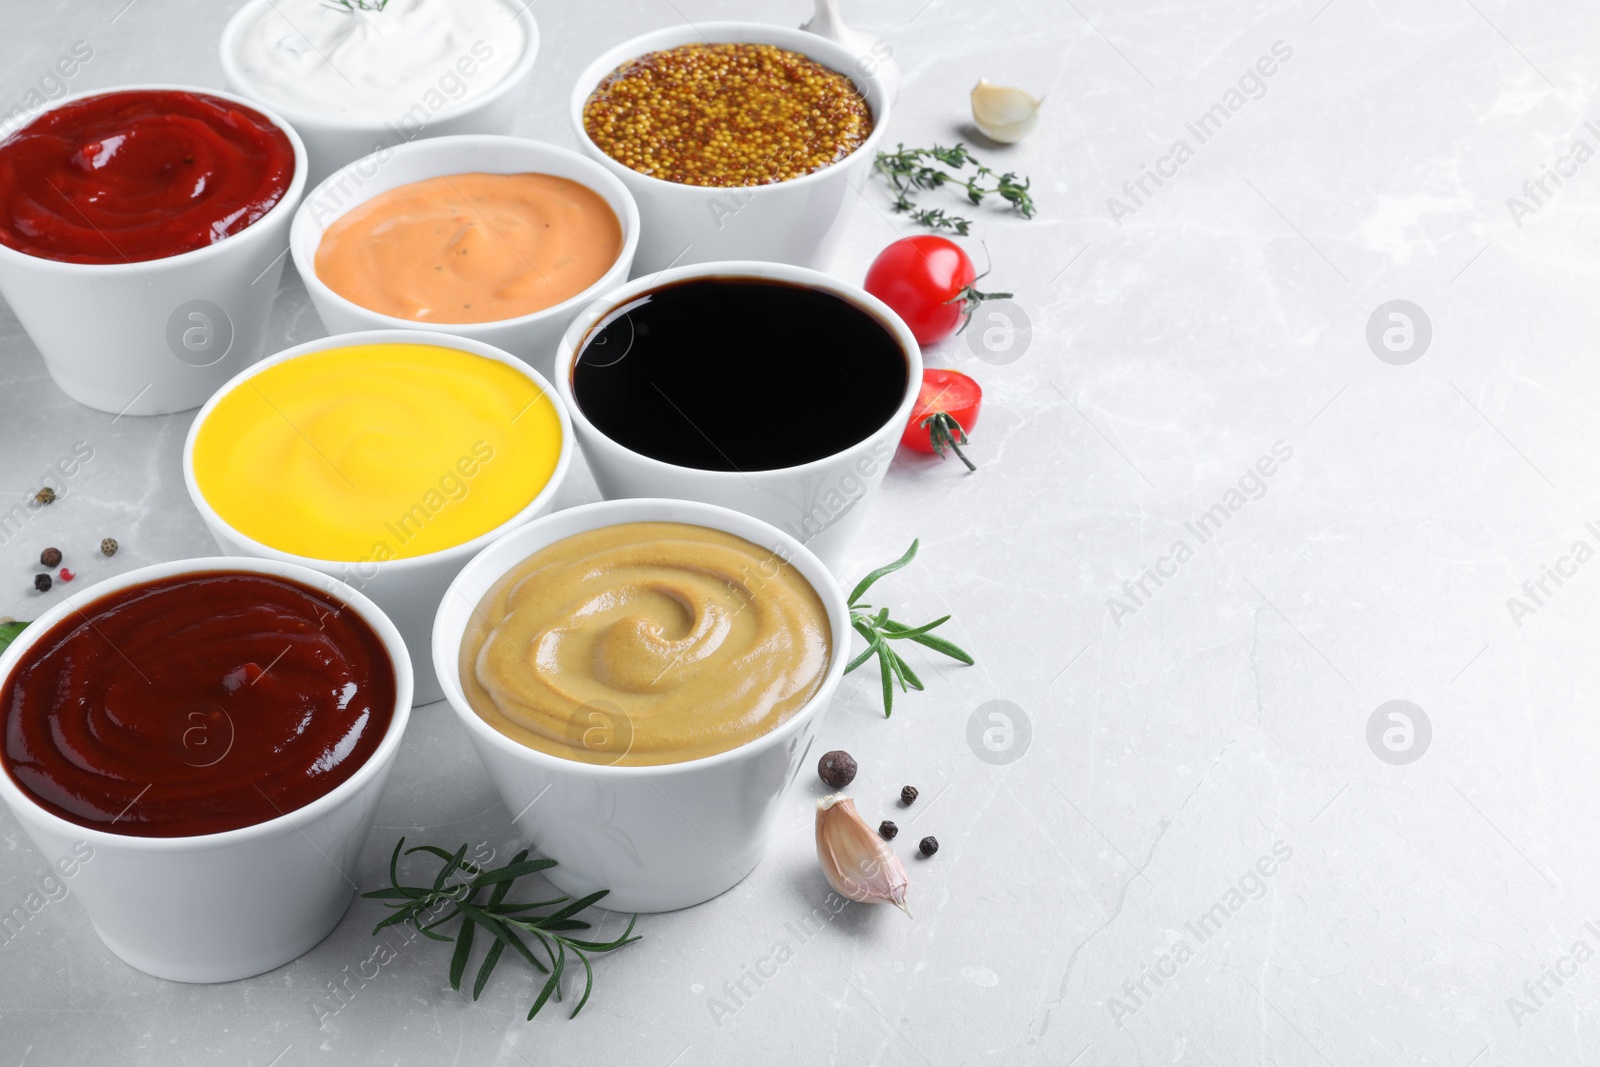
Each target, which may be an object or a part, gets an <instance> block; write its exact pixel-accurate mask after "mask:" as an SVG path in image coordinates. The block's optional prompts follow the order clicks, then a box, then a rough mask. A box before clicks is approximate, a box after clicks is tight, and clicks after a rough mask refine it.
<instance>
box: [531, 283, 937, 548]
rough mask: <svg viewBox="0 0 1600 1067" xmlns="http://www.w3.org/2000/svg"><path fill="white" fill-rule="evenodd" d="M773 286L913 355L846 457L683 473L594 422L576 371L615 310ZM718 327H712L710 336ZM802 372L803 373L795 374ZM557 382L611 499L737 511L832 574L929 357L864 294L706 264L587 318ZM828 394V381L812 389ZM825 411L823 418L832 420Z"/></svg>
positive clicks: (561, 357)
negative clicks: (834, 304) (660, 293)
mask: <svg viewBox="0 0 1600 1067" xmlns="http://www.w3.org/2000/svg"><path fill="white" fill-rule="evenodd" d="M738 277H745V278H768V279H773V280H777V281H785V282H792V283H795V284H797V285H805V286H810V287H812V288H815V289H821V290H824V291H826V292H830V293H834V294H837V295H838V296H840V297H843V298H844V299H845V300H848V301H850V302H851V303H853V304H855V305H856V306H857V307H860V308H862V309H864V310H866V311H867V312H868V313H870V314H871V315H872V316H873V317H874V318H875V319H877V320H878V321H879V322H880V323H882V324H883V326H884V328H885V329H887V330H889V331H890V332H891V333H892V334H894V336H895V338H896V339H897V340H898V341H899V342H900V347H901V348H902V349H903V350H904V352H905V354H906V364H907V366H906V371H907V374H906V391H905V395H904V396H902V397H901V399H900V406H899V407H898V408H896V409H895V413H894V415H893V416H892V417H891V418H890V419H889V421H888V422H886V423H884V424H883V425H882V426H881V427H879V428H878V430H877V431H875V432H874V433H873V434H872V435H871V436H869V437H867V438H865V439H864V440H862V441H859V442H858V443H856V444H855V445H853V446H851V447H850V448H847V449H845V450H844V451H842V452H836V453H834V454H833V455H831V456H825V457H823V458H822V459H819V460H814V461H812V462H810V463H805V464H802V465H800V466H798V467H780V468H777V469H775V470H765V471H744V472H741V471H708V470H700V469H698V468H695V467H680V466H677V465H676V464H672V463H665V462H663V461H661V460H659V459H653V458H651V457H650V456H646V455H643V454H641V453H639V452H635V451H633V450H632V449H630V448H628V447H626V446H625V445H622V444H619V443H618V442H616V441H614V440H612V439H611V438H610V437H607V436H606V435H605V434H604V433H602V432H601V431H600V429H599V428H598V427H597V426H595V425H594V423H592V422H590V421H589V418H588V416H586V415H585V414H584V413H583V409H582V408H581V407H580V406H579V404H578V401H577V398H576V396H575V395H574V394H573V388H572V369H573V364H574V362H575V361H576V360H577V354H578V350H579V348H580V346H581V345H582V344H583V340H584V337H585V336H586V335H587V334H588V332H589V330H590V329H591V328H593V327H594V326H595V324H597V323H599V322H601V321H602V320H604V319H605V318H606V317H607V316H608V315H610V314H611V312H612V311H613V310H614V309H617V308H620V307H623V306H625V305H627V304H628V303H630V302H632V301H634V300H637V299H638V298H639V297H640V296H642V295H643V294H645V293H647V292H649V291H651V290H653V289H656V288H659V287H661V286H663V285H668V284H670V283H672V282H678V281H684V280H686V279H690V278H738ZM716 325H717V324H716V323H715V322H709V323H707V324H706V328H707V329H708V330H710V329H715V328H716ZM622 358H624V359H626V358H627V357H626V356H623V357H622ZM797 373H798V372H797ZM554 379H555V383H556V388H557V389H558V390H560V392H561V399H562V400H564V401H566V404H567V407H568V409H569V411H570V413H571V415H572V425H573V428H574V430H575V431H576V432H577V435H578V444H579V445H580V446H581V447H582V448H583V455H584V458H585V459H586V460H588V462H589V470H590V471H591V472H592V473H593V474H594V480H595V484H596V485H598V486H599V487H600V493H601V495H602V496H604V497H605V498H606V499H607V500H614V499H617V498H619V497H638V496H669V497H677V498H680V499H683V500H700V501H704V502H705V503H708V504H718V505H720V506H722V507H725V508H733V509H734V510H736V511H742V512H744V513H745V514H747V515H754V516H755V517H756V518H759V519H763V520H765V521H766V522H769V523H771V524H772V525H774V526H776V527H778V528H779V529H781V530H783V531H784V532H785V533H787V534H789V535H791V536H793V537H795V538H797V539H798V540H800V541H802V542H803V543H804V544H805V546H806V547H807V548H809V549H810V550H811V551H813V552H815V553H816V554H817V555H818V556H821V557H822V559H823V560H824V561H826V562H827V563H828V564H829V566H834V567H837V566H838V565H839V563H840V562H841V558H842V556H843V553H844V549H845V546H846V544H848V542H849V540H850V538H851V537H853V536H854V535H855V531H856V530H857V529H858V528H859V527H860V525H861V520H862V517H863V516H864V514H865V511H866V508H865V505H866V503H867V499H868V497H870V496H871V495H872V494H873V492H874V491H875V490H876V489H877V487H878V486H879V484H881V483H882V481H883V476H884V474H885V473H886V472H887V471H888V469H889V463H890V461H891V460H893V459H894V451H895V448H896V447H897V446H898V445H899V443H900V436H901V434H902V433H903V432H904V431H905V426H906V422H907V420H908V419H910V418H911V409H912V407H913V406H914V405H915V404H916V401H917V394H918V392H919V391H920V390H921V388H922V350H921V349H920V348H919V347H918V346H917V339H916V338H915V337H914V336H912V333H911V330H910V328H909V327H907V326H906V324H905V323H904V322H903V321H901V319H900V316H898V315H896V314H895V313H894V312H893V311H892V310H891V309H890V308H889V306H888V305H887V304H885V303H884V302H883V301H881V300H879V299H878V298H877V297H875V296H873V295H872V294H871V293H868V292H867V291H866V290H864V289H861V288H858V287H856V286H854V285H851V284H849V283H848V282H842V281H840V280H838V279H837V278H834V277H832V276H830V275H827V274H822V273H820V272H818V271H814V270H808V269H806V268H804V267H791V266H788V265H786V264H782V263H754V262H745V263H704V264H699V265H696V266H692V267H674V268H673V269H671V270H667V271H662V272H660V273H659V274H652V275H647V276H645V277H643V278H638V279H636V280H634V281H631V282H629V283H628V284H627V285H624V286H623V287H622V288H620V289H616V290H614V291H612V292H610V293H607V294H606V295H605V296H603V297H601V298H600V299H599V300H598V301H596V302H595V303H594V304H593V305H591V306H590V307H589V308H587V309H586V310H584V311H583V312H581V313H580V314H579V315H578V317H577V318H576V319H574V320H573V322H572V325H571V326H569V327H568V328H567V333H566V336H564V337H563V338H562V339H561V347H560V348H559V349H558V350H557V351H556V366H555V374H554ZM814 385H815V387H818V388H822V387H825V386H826V383H814ZM825 414H826V413H824V415H825Z"/></svg>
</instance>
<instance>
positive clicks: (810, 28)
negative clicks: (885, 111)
mask: <svg viewBox="0 0 1600 1067" xmlns="http://www.w3.org/2000/svg"><path fill="white" fill-rule="evenodd" d="M816 5H817V7H816V13H815V14H813V15H812V16H811V17H810V18H809V19H807V20H806V21H805V22H803V23H801V24H800V28H801V29H802V30H805V31H806V32H807V33H814V34H816V35H817V36H818V37H826V38H827V39H828V40H830V41H832V42H834V43H835V44H839V45H842V46H844V48H845V49H847V50H848V51H849V52H850V54H851V55H853V56H855V57H856V69H855V70H853V71H843V72H841V73H844V74H846V75H847V76H853V75H855V74H856V73H858V72H859V73H861V74H865V75H869V76H873V77H876V78H877V79H878V81H880V82H882V83H883V88H884V91H885V95H886V96H888V98H889V102H890V103H893V102H894V98H895V97H896V96H898V95H899V94H900V65H899V64H897V63H896V62H895V61H894V49H893V48H892V47H891V46H890V44H889V42H888V41H885V40H883V39H882V38H880V37H874V36H872V34H870V33H862V32H861V31H860V30H852V29H851V28H850V27H849V26H846V25H845V24H844V19H843V18H842V17H841V16H840V14H839V0H816Z"/></svg>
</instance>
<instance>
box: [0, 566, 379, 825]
mask: <svg viewBox="0 0 1600 1067" xmlns="http://www.w3.org/2000/svg"><path fill="white" fill-rule="evenodd" d="M394 704H395V673H394V665H393V663H392V662H391V661H390V659H389V655H388V652H387V651H386V650H385V649H384V647H383V643H382V641H381V640H380V639H379V637H378V635H377V634H376V633H374V632H373V630H372V628H371V627H370V626H368V625H367V623H366V621H365V620H363V619H362V618H361V617H360V616H359V615H357V614H356V613H355V612H354V611H351V610H348V609H346V607H345V605H343V604H341V603H339V602H338V601H335V600H333V599H332V598H330V597H328V596H326V595H324V594H322V593H320V592H317V591H316V590H313V589H311V588H309V587H307V586H304V585H301V584H300V583H299V582H294V581H290V580H288V579H286V578H277V577H273V576H270V575H264V574H254V573H248V572H236V571H211V572H206V573H200V574H185V575H179V576H177V577H172V578H162V579H158V580H156V581H152V582H146V583H143V584H141V585H135V586H130V587H129V588H127V589H121V590H118V591H117V592H115V593H111V594H108V595H107V596H105V597H102V598H101V599H99V600H96V601H94V602H93V603H91V604H89V605H86V606H85V607H84V608H82V609H81V610H79V611H76V612H74V613H72V614H71V615H69V616H67V617H66V618H65V619H63V620H61V622H59V623H57V624H56V625H55V626H54V627H53V628H52V629H51V630H50V631H49V632H48V633H46V634H45V635H44V636H43V637H41V638H40V639H39V641H38V642H37V643H35V644H33V645H31V646H30V647H29V648H28V650H27V651H26V652H25V653H24V654H23V657H22V660H21V662H19V663H18V664H17V666H16V667H15V669H14V670H12V672H11V674H10V677H9V678H7V680H6V682H5V686H4V688H3V689H0V710H3V713H4V717H5V745H4V749H3V752H0V756H3V758H4V764H5V769H6V772H7V773H9V774H10V775H11V778H12V780H13V781H14V782H16V784H17V785H18V786H19V787H20V788H21V789H22V791H23V792H25V793H27V794H28V795H29V796H30V797H31V798H32V799H33V800H34V801H35V802H36V803H37V804H39V805H40V806H41V807H43V808H45V809H46V810H48V811H51V812H54V813H55V814H57V815H59V816H61V817H62V818H63V819H66V820H68V821H69V822H74V823H77V824H78V825H80V826H87V827H90V828H92V829H96V830H104V831H107V832H109V833H114V834H128V835H132V836H136V837H187V836H190V835H195V834H212V833H220V832H222V831H224V830H235V829H238V828H239V827H243V826H252V825H254V824H256V823H260V822H265V821H267V820H268V819H274V818H277V817H278V816H279V815H283V814H285V813H287V812H291V811H294V810H295V809H296V808H301V807H304V806H305V805H307V804H309V803H311V802H312V801H313V800H316V799H317V798H318V797H320V796H322V795H324V794H325V793H327V792H328V791H330V790H331V789H333V788H334V787H335V786H337V785H339V784H340V783H341V782H343V781H345V780H346V779H348V778H349V777H350V776H351V775H352V774H354V773H355V772H356V769H357V768H359V767H360V766H361V765H362V764H363V763H365V762H366V761H367V759H368V758H369V757H371V755H372V753H373V752H374V751H375V750H376V749H377V747H378V744H379V742H380V741H381V740H382V739H383V736H384V734H385V733H387V732H388V729H389V723H390V721H391V719H392V718H393V717H394Z"/></svg>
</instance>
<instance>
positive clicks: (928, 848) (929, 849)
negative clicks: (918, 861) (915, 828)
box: [917, 835, 939, 856]
mask: <svg viewBox="0 0 1600 1067" xmlns="http://www.w3.org/2000/svg"><path fill="white" fill-rule="evenodd" d="M917 847H918V848H920V849H921V850H922V854H923V855H924V856H931V855H933V854H934V853H935V852H938V851H939V839H938V838H936V837H933V836H931V835H930V836H928V837H924V838H923V839H922V840H921V841H919V842H918V843H917Z"/></svg>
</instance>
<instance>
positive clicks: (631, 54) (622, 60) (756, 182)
mask: <svg viewBox="0 0 1600 1067" xmlns="http://www.w3.org/2000/svg"><path fill="white" fill-rule="evenodd" d="M571 106H572V121H573V126H574V128H575V129H576V130H577V134H578V140H579V143H580V144H581V145H582V147H583V150H584V151H585V152H587V153H588V154H589V155H591V156H592V157H594V158H595V159H596V160H598V161H599V162H600V163H601V164H602V165H603V166H605V167H606V169H607V170H609V171H611V173H613V174H615V175H616V176H617V177H618V178H620V179H621V180H622V182H623V184H624V185H626V186H627V187H628V191H629V192H631V193H632V194H633V197H634V199H635V200H636V201H637V202H638V205H639V215H640V219H641V221H642V232H641V235H640V240H639V249H638V252H637V254H636V256H635V258H634V264H633V271H634V276H635V277H637V276H639V275H641V274H648V273H652V272H654V271H658V270H662V269H665V268H666V267H669V266H674V265H682V264H687V263H706V262H712V261H716V260H735V259H757V260H767V261H772V262H778V263H791V264H794V265H797V266H803V267H815V268H824V267H826V266H827V262H828V260H829V258H830V257H831V256H832V254H833V250H834V248H835V247H836V246H837V244H838V241H839V238H840V236H841V235H842V233H843V227H844V225H845V223H846V221H847V217H848V212H849V210H850V209H851V207H852V206H853V202H854V200H855V198H856V193H855V191H854V189H855V188H856V187H858V186H859V185H860V183H861V182H862V181H863V180H864V179H865V177H866V171H867V169H868V168H869V167H871V165H872V160H873V157H874V154H875V152H876V149H877V145H878V142H879V141H880V140H881V139H882V137H883V131H884V129H885V127H886V126H887V125H888V122H889V93H888V89H887V86H886V85H884V84H883V83H882V82H881V81H880V80H879V78H878V76H877V74H876V72H875V71H869V70H866V69H863V67H862V65H861V64H860V63H859V62H858V61H857V59H856V57H854V56H853V55H851V54H850V52H849V51H847V50H846V49H845V48H843V47H842V46H840V45H838V44H836V43H834V42H832V41H830V40H827V39H826V38H823V37H819V36H817V35H816V34H812V33H807V32H805V31H803V30H792V29H787V28H784V27H781V26H766V25H761V24H759V23H751V22H708V23H699V24H698V25H696V26H688V25H683V26H675V27H671V28H668V29H663V30H657V31H655V32H653V33H647V34H644V35H643V36H640V37H635V38H633V39H632V40H630V41H626V42H624V43H623V44H620V45H618V46H616V47H615V48H612V49H610V50H609V51H607V52H605V53H604V54H603V55H601V56H600V57H599V58H598V59H596V60H595V61H594V62H593V63H591V64H590V65H589V66H588V68H587V69H585V70H584V72H583V74H581V75H580V76H579V78H578V81H577V84H576V85H575V86H574V88H573V93H572V105H571Z"/></svg>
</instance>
